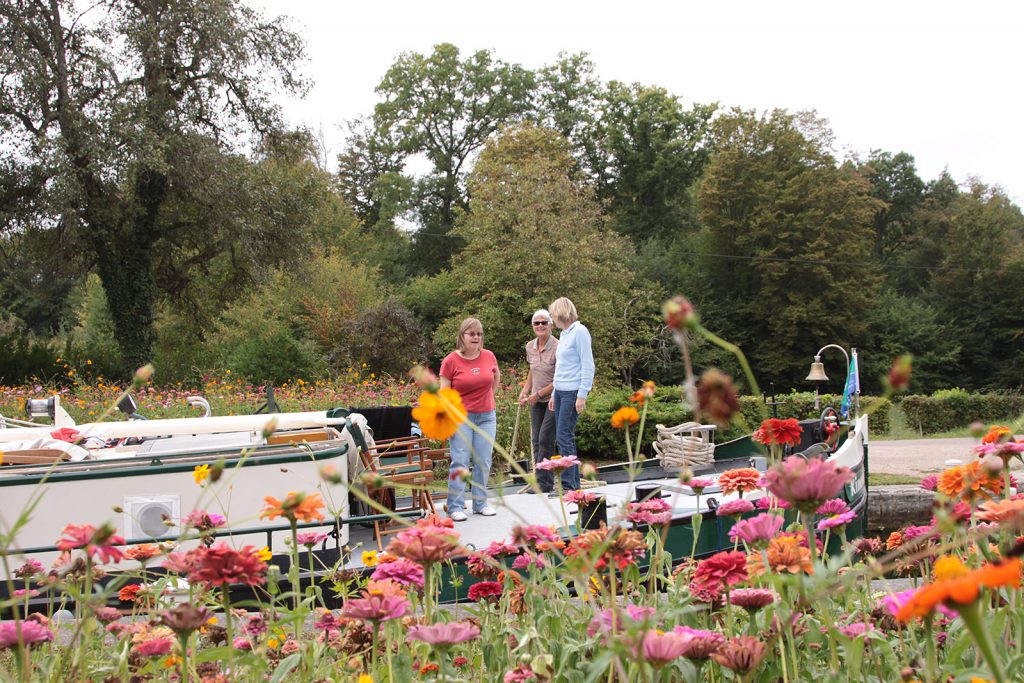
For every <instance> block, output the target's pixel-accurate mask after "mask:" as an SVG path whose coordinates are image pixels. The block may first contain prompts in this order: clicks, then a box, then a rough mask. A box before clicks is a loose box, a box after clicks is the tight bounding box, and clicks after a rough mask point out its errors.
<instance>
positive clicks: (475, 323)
mask: <svg viewBox="0 0 1024 683" xmlns="http://www.w3.org/2000/svg"><path fill="white" fill-rule="evenodd" d="M472 327H479V328H480V334H483V332H484V326H483V323H481V322H480V321H479V320H477V319H476V318H466V319H465V320H463V321H462V324H461V325H459V334H458V336H457V337H455V348H456V350H458V351H465V350H466V344H465V343H464V342H463V341H462V335H464V334H466V332H468V331H469V329H470V328H472Z"/></svg>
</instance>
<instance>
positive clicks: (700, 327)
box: [694, 323, 761, 396]
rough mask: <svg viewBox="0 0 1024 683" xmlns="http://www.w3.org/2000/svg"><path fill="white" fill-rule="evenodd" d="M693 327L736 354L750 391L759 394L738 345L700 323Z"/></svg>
mask: <svg viewBox="0 0 1024 683" xmlns="http://www.w3.org/2000/svg"><path fill="white" fill-rule="evenodd" d="M694 329H696V330H697V331H698V332H700V333H701V334H702V335H704V338H705V339H707V340H708V341H709V342H711V343H712V344H714V345H715V346H718V347H720V348H723V349H725V350H726V351H728V352H729V353H731V354H732V355H734V356H736V359H737V360H738V361H739V362H740V366H741V367H742V368H743V374H744V375H745V376H746V378H747V381H748V382H749V383H750V392H751V393H752V394H753V395H754V396H758V395H760V393H761V390H760V389H759V388H758V386H757V380H756V379H754V371H753V370H751V369H750V363H748V362H747V357H746V356H745V355H743V351H741V350H740V347H738V346H736V345H735V344H731V343H729V342H727V341H725V340H724V339H722V338H721V337H719V336H718V335H717V334H714V333H713V332H710V331H708V330H707V328H705V327H704V326H703V325H701V324H700V323H697V324H696V326H695V328H694Z"/></svg>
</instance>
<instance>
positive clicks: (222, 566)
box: [188, 542, 267, 586]
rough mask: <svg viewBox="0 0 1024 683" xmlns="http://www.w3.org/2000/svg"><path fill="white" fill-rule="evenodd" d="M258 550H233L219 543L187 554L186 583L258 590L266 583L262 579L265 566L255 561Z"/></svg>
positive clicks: (225, 544)
mask: <svg viewBox="0 0 1024 683" xmlns="http://www.w3.org/2000/svg"><path fill="white" fill-rule="evenodd" d="M258 552H259V551H258V550H257V549H256V548H254V547H253V546H251V545H247V546H245V547H244V548H242V549H241V550H235V549H234V548H231V547H230V546H228V544H227V543H224V542H221V543H217V544H216V545H214V546H213V547H212V548H205V547H202V546H200V547H199V548H196V549H195V550H192V551H191V552H189V555H190V556H192V568H191V569H190V570H189V574H188V580H189V581H192V582H194V583H202V584H205V585H207V586H222V585H224V584H230V583H244V584H246V585H248V586H258V585H262V584H263V583H266V580H267V579H266V577H265V576H264V574H265V572H266V571H267V565H266V564H264V562H263V561H262V560H261V559H260V558H259V556H258Z"/></svg>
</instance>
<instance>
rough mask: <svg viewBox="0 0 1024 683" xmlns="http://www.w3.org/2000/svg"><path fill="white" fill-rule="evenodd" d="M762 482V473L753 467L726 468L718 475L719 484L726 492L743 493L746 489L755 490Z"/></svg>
mask: <svg viewBox="0 0 1024 683" xmlns="http://www.w3.org/2000/svg"><path fill="white" fill-rule="evenodd" d="M760 482H761V473H760V472H758V471H757V470H755V469H754V468H753V467H740V468H737V469H734V470H726V471H725V472H722V474H721V476H719V477H718V485H719V486H721V487H722V491H724V492H725V493H736V492H737V491H738V492H739V493H740V495H743V492H744V491H753V490H754V489H756V488H757V487H758V484H760Z"/></svg>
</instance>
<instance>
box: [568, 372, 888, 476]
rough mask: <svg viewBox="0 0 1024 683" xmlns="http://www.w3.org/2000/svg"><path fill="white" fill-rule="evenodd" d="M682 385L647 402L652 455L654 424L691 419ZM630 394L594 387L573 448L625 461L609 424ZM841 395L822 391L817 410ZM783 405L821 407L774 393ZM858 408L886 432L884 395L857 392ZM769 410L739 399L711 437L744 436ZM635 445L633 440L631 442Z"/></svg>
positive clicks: (647, 449) (798, 411) (799, 412)
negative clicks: (682, 398)
mask: <svg viewBox="0 0 1024 683" xmlns="http://www.w3.org/2000/svg"><path fill="white" fill-rule="evenodd" d="M681 391H682V388H681V387H678V386H665V387H658V389H657V390H656V392H655V395H654V400H652V401H651V402H650V403H649V404H648V409H647V421H646V424H645V427H644V435H643V440H644V447H643V452H644V453H645V454H647V455H648V456H650V455H653V449H652V448H651V441H652V440H653V438H654V435H655V425H657V424H663V425H677V424H680V423H683V422H686V421H688V420H690V419H691V413H690V411H689V410H686V409H684V407H683V405H682V403H681V401H680V396H681ZM631 395H632V392H631V391H629V390H628V389H626V388H616V389H605V390H599V391H595V392H593V393H591V394H590V397H589V398H588V399H587V409H586V411H585V412H584V413H583V415H581V416H580V420H579V423H578V425H577V427H576V449H577V451H579V453H580V455H581V456H584V457H590V458H600V459H614V460H624V459H625V455H626V442H625V436H624V435H623V433H622V431H621V430H618V429H614V428H612V426H611V415H612V413H613V412H615V411H616V410H618V409H619V408H621V407H622V406H625V405H632V404H630V403H629V397H630V396H631ZM840 399H841V397H840V396H839V395H837V394H822V395H821V397H820V401H821V406H822V409H824V408H825V407H826V406H833V407H834V408H836V409H837V410H838V408H839V404H840ZM776 400H777V401H781V402H782V405H780V406H779V407H778V410H779V417H781V418H790V417H795V418H797V419H800V420H806V419H809V418H814V417H818V416H819V415H820V414H821V410H818V411H815V410H814V394H813V393H809V392H800V393H796V392H794V393H791V394H782V395H779V396H776ZM860 403H861V412H862V413H866V412H868V411H869V410H873V412H872V413H871V431H872V432H873V433H876V434H885V433H887V432H888V431H889V409H890V408H891V407H892V404H891V403H890V402H889V400H888V399H884V398H878V397H872V396H862V397H861V402H860ZM770 416H771V410H770V408H769V407H768V406H766V405H765V404H764V401H763V400H762V399H761V398H760V397H755V396H742V397H740V415H738V416H737V417H736V418H735V419H734V420H733V423H732V424H731V425H729V427H728V428H727V429H725V430H720V431H718V432H717V433H716V435H715V441H716V442H718V443H722V442H724V441H728V440H730V439H734V438H736V437H738V436H742V435H744V434H749V433H750V432H752V431H753V430H754V428H755V427H757V425H759V424H760V423H761V420H763V419H764V418H766V417H770ZM630 438H631V439H635V438H636V427H633V428H631V432H630ZM633 445H634V448H635V441H634V442H633Z"/></svg>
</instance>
